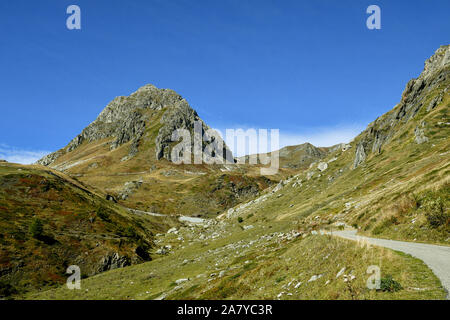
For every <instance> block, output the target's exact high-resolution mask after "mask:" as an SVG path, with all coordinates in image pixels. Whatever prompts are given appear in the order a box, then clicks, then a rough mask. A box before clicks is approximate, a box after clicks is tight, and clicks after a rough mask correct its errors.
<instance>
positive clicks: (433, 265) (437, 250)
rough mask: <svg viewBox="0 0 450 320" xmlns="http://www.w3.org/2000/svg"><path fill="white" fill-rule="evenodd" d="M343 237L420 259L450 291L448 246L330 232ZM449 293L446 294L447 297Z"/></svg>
mask: <svg viewBox="0 0 450 320" xmlns="http://www.w3.org/2000/svg"><path fill="white" fill-rule="evenodd" d="M331 234H332V235H334V236H338V237H341V238H344V239H350V240H355V241H367V242H368V243H370V244H373V245H376V246H380V247H385V248H389V249H393V250H397V251H401V252H404V253H407V254H410V255H412V256H413V257H416V258H418V259H420V260H422V261H423V262H424V263H425V264H426V265H427V266H428V267H429V268H430V269H431V270H432V271H433V272H434V274H435V275H436V276H437V277H438V278H439V280H441V283H442V285H443V286H444V288H445V290H447V293H450V247H446V246H438V245H434V244H425V243H414V242H405V241H397V240H387V239H377V238H369V237H364V236H359V235H356V230H344V231H333V232H332V233H331ZM449 298H450V294H448V295H447V299H449Z"/></svg>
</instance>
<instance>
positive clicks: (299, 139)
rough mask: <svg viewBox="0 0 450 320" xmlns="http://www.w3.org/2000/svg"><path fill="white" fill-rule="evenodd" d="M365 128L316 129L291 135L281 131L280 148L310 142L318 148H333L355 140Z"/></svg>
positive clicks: (358, 126)
mask: <svg viewBox="0 0 450 320" xmlns="http://www.w3.org/2000/svg"><path fill="white" fill-rule="evenodd" d="M364 128H365V126H363V125H355V126H346V127H334V128H316V129H313V130H308V131H307V132H305V133H299V134H296V133H289V132H282V131H281V130H280V147H281V148H282V147H286V146H292V145H297V144H302V143H305V142H309V143H311V144H313V145H315V146H316V147H331V146H333V145H335V144H338V143H347V142H350V141H351V140H353V139H354V138H355V137H356V136H357V135H358V134H359V133H360V132H361V131H363V130H364Z"/></svg>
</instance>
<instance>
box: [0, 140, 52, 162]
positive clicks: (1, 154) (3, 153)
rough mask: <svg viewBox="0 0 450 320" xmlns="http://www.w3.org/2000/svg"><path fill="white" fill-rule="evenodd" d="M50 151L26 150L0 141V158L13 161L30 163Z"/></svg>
mask: <svg viewBox="0 0 450 320" xmlns="http://www.w3.org/2000/svg"><path fill="white" fill-rule="evenodd" d="M48 153H50V152H49V151H43V150H26V149H21V148H15V147H11V146H8V145H6V144H1V143H0V159H3V160H6V161H8V162H13V163H21V164H31V163H34V162H36V161H37V160H39V159H40V158H42V157H43V156H45V155H46V154H48Z"/></svg>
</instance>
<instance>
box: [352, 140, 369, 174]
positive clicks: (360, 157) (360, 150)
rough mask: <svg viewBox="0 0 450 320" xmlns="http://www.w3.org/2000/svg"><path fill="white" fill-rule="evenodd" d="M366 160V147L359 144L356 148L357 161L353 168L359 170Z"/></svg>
mask: <svg viewBox="0 0 450 320" xmlns="http://www.w3.org/2000/svg"><path fill="white" fill-rule="evenodd" d="M364 160H366V152H365V151H364V145H363V144H362V143H360V144H358V146H357V147H356V154H355V161H354V162H353V168H357V167H358V166H359V165H360V164H361V163H362V162H364Z"/></svg>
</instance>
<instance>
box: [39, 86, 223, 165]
mask: <svg viewBox="0 0 450 320" xmlns="http://www.w3.org/2000/svg"><path fill="white" fill-rule="evenodd" d="M149 110H152V111H156V112H158V111H161V112H163V115H162V117H161V120H160V123H161V124H162V126H161V128H160V130H159V132H158V136H157V137H156V139H155V152H156V154H155V156H156V159H158V160H159V159H161V158H163V157H164V158H166V159H168V160H170V157H171V156H170V144H171V142H172V141H171V137H172V133H173V131H174V130H175V129H188V130H190V131H191V130H192V129H193V127H194V123H195V122H196V121H200V122H201V124H202V128H203V130H204V131H206V130H208V129H209V127H208V126H207V125H206V124H205V123H204V122H203V121H202V120H201V119H200V117H199V116H198V114H197V112H196V111H195V110H194V109H192V108H191V107H190V106H189V104H188V102H187V101H186V100H185V99H183V98H182V97H181V96H180V95H179V94H177V93H176V92H175V91H173V90H170V89H159V88H157V87H155V86H154V85H151V84H147V85H145V86H143V87H141V88H139V89H138V90H137V91H135V92H134V93H132V94H131V95H129V96H127V97H125V96H119V97H116V98H115V99H113V100H112V101H111V102H110V103H108V105H107V106H106V107H105V108H104V109H103V111H102V112H101V113H100V114H99V116H98V117H97V119H95V121H93V122H92V123H91V124H89V125H88V126H87V127H86V128H85V129H84V130H83V131H82V132H81V133H80V134H79V135H77V136H76V137H75V138H74V139H73V140H72V141H70V143H69V144H68V145H67V146H66V147H65V148H63V149H61V150H58V151H56V152H54V153H51V154H49V155H47V156H45V157H44V158H42V159H40V160H39V161H38V163H39V164H42V165H45V166H48V165H51V164H52V163H53V162H55V161H56V160H57V159H58V158H59V157H60V156H62V155H63V154H66V153H68V152H72V151H74V150H75V149H77V148H78V147H79V146H80V145H81V144H82V143H83V142H85V141H86V142H93V141H97V140H101V139H105V138H111V137H113V138H114V141H113V142H111V143H110V149H111V150H114V149H116V148H118V147H119V146H121V145H123V144H125V143H127V142H130V141H131V142H132V143H131V146H130V150H129V155H128V156H127V159H130V158H132V157H133V156H134V155H135V154H136V153H137V152H138V148H139V144H140V141H141V139H142V138H143V135H144V133H145V128H146V126H147V125H148V124H149V121H150V119H149V114H148V112H147V111H149ZM225 150H227V151H226V152H229V151H228V149H227V148H226V147H225Z"/></svg>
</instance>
